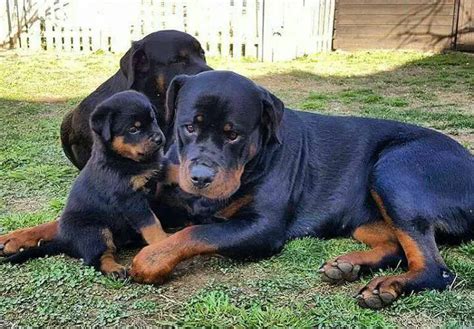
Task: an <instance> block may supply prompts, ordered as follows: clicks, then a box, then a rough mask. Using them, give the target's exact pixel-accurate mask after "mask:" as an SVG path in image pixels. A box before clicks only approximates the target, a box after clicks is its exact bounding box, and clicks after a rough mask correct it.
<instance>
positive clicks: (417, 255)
mask: <svg viewBox="0 0 474 329" xmlns="http://www.w3.org/2000/svg"><path fill="white" fill-rule="evenodd" d="M370 192H371V194H372V197H373V198H374V200H375V203H376V204H377V206H378V208H379V210H380V213H381V214H382V217H383V219H384V220H385V222H386V223H387V224H388V225H390V226H391V227H392V229H393V232H394V234H395V236H396V237H397V240H398V242H399V243H400V245H401V246H402V248H403V251H404V252H405V256H406V258H407V261H408V270H409V272H419V271H423V270H424V269H425V266H426V262H425V256H424V255H423V252H422V251H421V248H420V246H419V245H418V243H417V242H416V241H415V240H414V239H413V238H412V237H411V236H409V235H408V234H407V233H406V232H404V231H403V230H401V229H399V228H397V227H394V226H393V220H392V218H390V216H389V215H388V213H387V210H386V209H385V206H384V203H383V200H382V198H381V197H380V195H378V193H377V192H375V191H374V190H371V191H370Z"/></svg>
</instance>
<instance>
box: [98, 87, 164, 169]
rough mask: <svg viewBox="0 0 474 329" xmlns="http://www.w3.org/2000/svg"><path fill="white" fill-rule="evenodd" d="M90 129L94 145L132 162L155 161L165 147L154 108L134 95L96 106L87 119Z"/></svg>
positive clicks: (123, 94)
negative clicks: (98, 144)
mask: <svg viewBox="0 0 474 329" xmlns="http://www.w3.org/2000/svg"><path fill="white" fill-rule="evenodd" d="M90 127H91V129H92V131H93V133H94V135H95V138H94V139H95V142H94V143H100V144H101V145H104V147H105V149H106V151H108V152H112V153H113V154H115V155H117V156H119V157H121V158H127V159H130V160H133V161H136V162H148V161H155V160H156V159H157V155H159V152H161V151H162V148H163V146H164V143H165V137H164V135H163V132H162V131H161V129H160V127H159V126H158V123H157V121H156V116H155V111H154V106H153V105H152V104H151V103H150V101H149V100H148V99H147V98H146V96H144V95H143V94H140V93H138V92H136V91H123V92H120V93H117V94H115V95H113V96H111V97H109V98H108V99H106V100H105V101H103V102H102V103H100V104H99V105H98V106H97V108H96V109H95V110H94V112H93V113H92V115H91V118H90Z"/></svg>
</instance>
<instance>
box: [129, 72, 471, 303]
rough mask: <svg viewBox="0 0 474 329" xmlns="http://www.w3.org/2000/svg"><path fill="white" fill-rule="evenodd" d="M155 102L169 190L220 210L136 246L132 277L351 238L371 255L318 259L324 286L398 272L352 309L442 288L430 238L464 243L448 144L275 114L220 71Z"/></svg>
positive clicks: (346, 120) (465, 165) (337, 120)
mask: <svg viewBox="0 0 474 329" xmlns="http://www.w3.org/2000/svg"><path fill="white" fill-rule="evenodd" d="M167 102H168V110H169V112H168V114H167V116H168V120H169V121H173V119H174V121H175V138H176V154H175V156H176V159H175V161H176V160H179V186H180V187H181V189H183V190H184V191H186V192H188V193H191V194H195V195H200V196H203V197H205V198H208V199H211V200H221V202H223V203H225V204H226V205H227V208H226V211H228V212H230V213H228V214H227V215H225V216H224V217H226V219H227V220H226V221H224V222H221V223H212V224H208V225H195V226H191V227H188V228H185V229H184V230H182V231H180V232H177V233H176V234H174V235H173V236H171V237H169V238H167V239H165V240H163V241H162V242H159V243H157V244H154V245H150V246H147V247H145V248H144V249H142V251H141V252H140V253H139V254H138V255H137V256H136V257H135V259H134V260H133V264H132V269H131V274H132V276H133V277H134V278H135V280H137V281H139V282H148V283H150V282H161V281H162V280H163V279H164V278H165V277H166V276H167V275H168V274H169V273H170V271H171V270H172V269H173V268H174V266H175V265H176V264H177V263H178V262H180V261H182V260H183V259H186V258H189V257H191V256H194V255H197V254H206V253H218V254H221V255H225V256H229V257H234V258H261V257H266V256H271V255H274V254H275V253H277V252H279V251H280V250H281V249H282V247H283V245H284V244H285V242H286V241H288V240H289V239H294V238H298V237H304V236H313V237H317V238H333V237H345V236H353V237H354V238H355V239H357V240H359V241H360V242H363V243H365V244H367V245H369V246H370V247H371V248H372V249H371V250H369V251H362V252H353V253H349V254H347V255H344V256H341V257H338V258H337V259H334V260H331V261H329V262H328V263H326V264H325V265H324V266H323V267H322V268H321V269H320V271H321V272H322V276H323V279H324V280H325V281H328V282H330V283H339V282H342V281H346V280H347V281H353V280H355V279H357V278H358V276H359V273H360V272H361V271H362V270H367V269H372V270H374V269H378V268H384V267H388V266H396V265H397V264H399V263H400V262H402V263H403V262H406V264H407V266H408V271H407V272H406V273H404V274H401V275H395V276H390V277H378V278H376V279H374V280H372V281H371V282H370V283H369V284H368V285H367V286H365V287H364V288H362V289H361V291H360V293H359V294H358V296H357V299H358V301H359V303H360V305H361V306H364V307H370V308H380V307H383V306H385V305H388V304H390V303H391V302H393V301H394V300H395V299H396V298H397V297H398V296H400V295H401V294H403V293H407V292H412V291H419V290H423V289H439V290H442V289H445V288H446V287H448V286H449V285H450V284H452V283H453V280H454V275H453V273H452V272H451V271H450V270H449V269H448V268H447V267H446V265H445V263H444V262H443V260H442V258H441V256H440V253H439V251H438V248H437V245H436V241H435V239H436V240H439V241H449V242H457V243H459V242H460V241H463V240H468V239H472V238H474V157H473V156H472V155H471V154H470V153H469V152H468V151H467V150H466V149H464V148H463V147H462V146H461V145H460V144H458V143H457V142H455V141H454V140H452V139H451V138H449V137H447V136H445V135H443V134H441V133H438V132H436V131H433V130H430V129H425V128H421V127H417V126H414V125H409V124H404V123H400V122H394V121H386V120H377V119H367V118H357V117H337V116H325V115H317V114H312V113H306V112H299V111H293V110H289V109H284V105H283V103H282V102H281V101H280V100H279V99H278V98H276V97H275V96H274V95H272V94H271V93H269V92H268V91H266V90H265V89H263V88H261V87H259V86H257V85H256V84H254V83H253V82H252V81H250V80H248V79H246V78H244V77H242V76H239V75H237V74H235V73H231V72H226V71H213V72H212V71H211V72H204V73H201V74H198V75H196V76H194V77H189V76H179V77H177V78H175V79H174V80H173V82H172V83H171V85H170V88H169V89H168V100H167ZM170 156H172V155H171V154H170ZM315 270H316V269H315Z"/></svg>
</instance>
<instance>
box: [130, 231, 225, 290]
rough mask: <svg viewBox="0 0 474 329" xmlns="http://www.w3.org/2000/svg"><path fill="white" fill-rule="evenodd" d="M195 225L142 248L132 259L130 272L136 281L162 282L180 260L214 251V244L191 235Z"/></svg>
mask: <svg viewBox="0 0 474 329" xmlns="http://www.w3.org/2000/svg"><path fill="white" fill-rule="evenodd" d="M195 228H196V226H194V227H193V226H191V227H187V228H185V229H183V230H181V231H179V232H176V233H175V234H172V235H171V236H169V237H168V238H166V239H165V240H163V241H161V242H158V243H155V244H152V245H149V246H147V247H145V248H143V249H142V250H141V251H140V252H139V253H138V255H137V256H135V258H134V259H133V262H132V267H131V270H130V274H131V276H132V277H133V279H134V280H135V281H137V282H143V283H162V282H163V281H164V280H165V279H166V277H167V276H168V275H169V274H170V273H171V272H172V271H173V269H174V268H175V266H176V265H177V264H178V263H180V262H181V261H183V260H185V259H188V258H190V257H193V256H197V255H202V254H212V253H215V252H216V250H217V248H216V246H214V245H211V244H209V243H206V242H204V241H201V240H197V239H196V238H193V237H192V232H193V230H195Z"/></svg>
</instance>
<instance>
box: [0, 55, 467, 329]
mask: <svg viewBox="0 0 474 329" xmlns="http://www.w3.org/2000/svg"><path fill="white" fill-rule="evenodd" d="M119 58H120V56H119V55H111V54H92V55H81V56H79V55H64V56H60V57H58V56H56V55H53V54H46V53H43V54H36V55H28V54H17V53H13V52H3V53H0V123H1V126H2V129H1V130H0V139H1V140H2V143H1V145H0V181H1V182H2V184H1V185H0V228H1V229H2V230H3V232H7V231H9V230H13V229H16V228H20V227H26V226H32V225H36V224H39V223H42V222H45V221H48V220H51V219H54V218H55V217H56V216H57V215H58V214H59V213H60V211H61V209H62V207H63V205H64V202H65V199H66V196H67V191H68V189H69V187H70V186H71V182H72V180H73V178H74V177H75V176H76V175H77V171H76V170H75V169H74V168H73V167H72V166H71V165H70V164H69V163H68V161H67V160H66V159H65V157H64V155H63V154H62V151H61V148H60V142H59V124H60V122H61V118H62V116H63V115H64V113H66V111H68V110H69V109H71V108H73V107H74V106H76V105H77V104H78V102H79V101H80V100H81V99H82V98H84V97H85V96H86V95H88V94H89V93H90V92H91V91H92V90H93V89H94V88H96V87H97V86H98V85H99V84H100V83H101V82H103V81H104V80H105V79H106V78H107V77H108V76H110V75H111V74H112V73H114V72H115V71H116V70H117V68H118V60H119ZM210 64H211V65H212V66H213V67H215V68H222V69H231V70H234V71H237V72H239V73H242V74H245V75H247V76H249V77H251V78H253V79H254V80H256V81H257V82H258V83H260V84H262V85H264V86H266V87H268V88H269V89H270V90H272V91H274V92H275V93H276V94H277V95H278V96H279V97H281V98H282V99H283V100H284V101H285V103H286V104H287V105H288V106H289V107H294V108H301V109H304V110H306V111H313V112H319V113H331V114H337V115H357V116H370V117H379V118H387V119H395V120H401V121H405V122H411V123H416V124H420V125H423V126H426V127H431V128H435V129H438V130H440V131H443V132H445V133H447V134H449V135H451V136H452V137H453V138H455V139H457V140H459V141H460V142H461V143H462V144H463V145H465V146H466V147H468V148H469V149H471V150H474V106H473V104H474V74H473V73H472V72H474V57H473V56H470V55H465V54H461V53H448V54H445V55H432V54H427V53H419V52H382V51H380V52H360V53H331V54H320V55H314V56H308V57H305V58H301V59H298V60H294V61H289V62H283V63H278V64H271V63H258V62H255V61H242V62H236V61H226V60H223V59H211V61H210ZM364 248H365V247H364V246H362V245H360V244H357V243H355V242H353V241H351V240H349V239H334V240H329V241H323V240H317V239H311V238H306V239H301V240H296V241H292V242H290V243H288V244H287V246H286V247H285V249H284V251H283V252H282V253H281V254H279V255H277V256H275V257H272V258H270V259H267V260H263V261H260V262H247V263H242V262H234V261H231V260H227V259H222V258H209V257H198V258H197V259H195V260H192V261H187V262H186V263H185V264H183V265H182V266H180V267H179V268H178V269H177V270H176V271H175V273H174V274H173V276H172V278H171V280H170V281H169V282H168V283H166V284H164V285H162V286H145V285H138V284H133V283H131V282H128V281H126V282H121V281H117V280H113V279H110V278H106V277H104V276H102V275H101V274H100V273H97V272H95V271H94V270H92V269H91V268H87V267H85V266H83V265H82V264H81V263H80V261H79V260H73V259H70V258H67V257H51V258H47V259H38V260H33V261H30V262H28V263H27V264H24V265H22V266H11V265H0V275H1V277H2V280H3V281H2V284H1V285H0V323H1V324H6V325H23V326H46V325H98V326H99V325H100V326H103V325H137V326H146V325H179V326H188V327H189V326H201V327H222V326H227V327H229V326H238V327H244V326H245V327H247V326H249V327H257V326H267V327H270V326H285V327H313V326H325V327H327V326H330V327H367V326H369V327H399V326H423V327H462V326H472V325H474V312H473V311H472V310H473V309H474V243H472V242H471V243H468V244H464V245H462V246H459V247H449V248H447V247H445V248H443V249H442V254H443V256H444V258H445V259H446V262H447V264H448V266H449V267H450V268H452V269H453V270H454V271H455V272H456V273H457V274H458V279H457V281H456V284H455V286H454V287H453V289H452V290H450V291H445V292H442V293H439V292H434V291H428V292H424V293H421V294H417V295H412V296H408V297H406V298H404V299H401V300H398V301H397V302H396V303H395V305H394V306H393V307H391V308H388V309H385V310H382V311H378V312H375V311H371V310H365V309H361V308H359V307H357V305H356V303H355V302H354V300H353V299H352V297H351V296H352V295H353V294H354V293H355V292H356V291H357V289H358V288H359V287H360V286H361V285H363V284H364V283H366V282H368V281H369V280H370V278H371V276H370V275H369V276H365V277H363V278H362V280H361V281H360V282H356V283H352V284H347V285H344V286H339V287H330V286H327V285H326V284H325V283H323V282H321V280H320V278H319V276H318V274H317V269H318V267H319V266H320V265H321V264H322V263H323V262H324V261H325V260H327V259H330V258H332V257H335V256H337V255H340V254H343V253H345V252H348V251H351V250H359V249H364ZM135 252H136V251H135V250H132V251H126V252H124V253H123V254H122V255H121V257H122V258H123V259H122V260H123V262H124V263H125V262H127V261H129V260H130V258H131V257H132V255H133V254H134V253H135ZM398 271H400V270H398ZM391 273H394V271H385V272H380V273H379V272H377V273H374V274H373V275H384V274H391Z"/></svg>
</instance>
